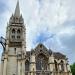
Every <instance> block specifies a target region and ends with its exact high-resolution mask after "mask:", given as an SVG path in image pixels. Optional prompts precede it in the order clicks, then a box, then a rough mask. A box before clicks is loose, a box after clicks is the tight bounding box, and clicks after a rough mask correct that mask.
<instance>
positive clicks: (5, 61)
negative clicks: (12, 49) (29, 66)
mask: <svg viewBox="0 0 75 75" xmlns="http://www.w3.org/2000/svg"><path fill="white" fill-rule="evenodd" d="M6 71H7V58H5V59H4V69H3V75H6Z"/></svg>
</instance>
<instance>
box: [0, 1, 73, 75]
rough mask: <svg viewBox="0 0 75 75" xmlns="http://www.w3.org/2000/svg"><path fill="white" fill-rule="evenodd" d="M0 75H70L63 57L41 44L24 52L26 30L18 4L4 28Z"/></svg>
mask: <svg viewBox="0 0 75 75" xmlns="http://www.w3.org/2000/svg"><path fill="white" fill-rule="evenodd" d="M0 75H72V74H71V70H70V66H69V64H68V59H67V58H66V56H65V55H63V54H61V53H59V52H53V51H52V50H51V49H47V48H46V47H45V46H44V45H43V44H42V43H39V44H38V45H37V46H36V47H35V48H34V49H32V50H31V51H27V50H26V28H25V25H24V20H23V17H22V15H20V9H19V2H17V5H16V9H15V13H14V14H13V15H12V16H11V17H10V20H9V23H8V25H7V28H6V46H5V49H4V51H3V53H2V57H1V74H0Z"/></svg>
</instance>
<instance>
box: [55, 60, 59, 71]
mask: <svg viewBox="0 0 75 75" xmlns="http://www.w3.org/2000/svg"><path fill="white" fill-rule="evenodd" d="M54 64H55V71H58V63H57V61H56V60H54Z"/></svg>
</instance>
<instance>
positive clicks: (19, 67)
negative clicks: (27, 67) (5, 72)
mask: <svg viewBox="0 0 75 75" xmlns="http://www.w3.org/2000/svg"><path fill="white" fill-rule="evenodd" d="M20 69H21V66H20V61H19V60H18V75H20Z"/></svg>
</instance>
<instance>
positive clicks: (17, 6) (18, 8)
mask: <svg viewBox="0 0 75 75" xmlns="http://www.w3.org/2000/svg"><path fill="white" fill-rule="evenodd" d="M14 16H15V17H20V7H19V0H18V1H17V5H16V9H15V13H14Z"/></svg>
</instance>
